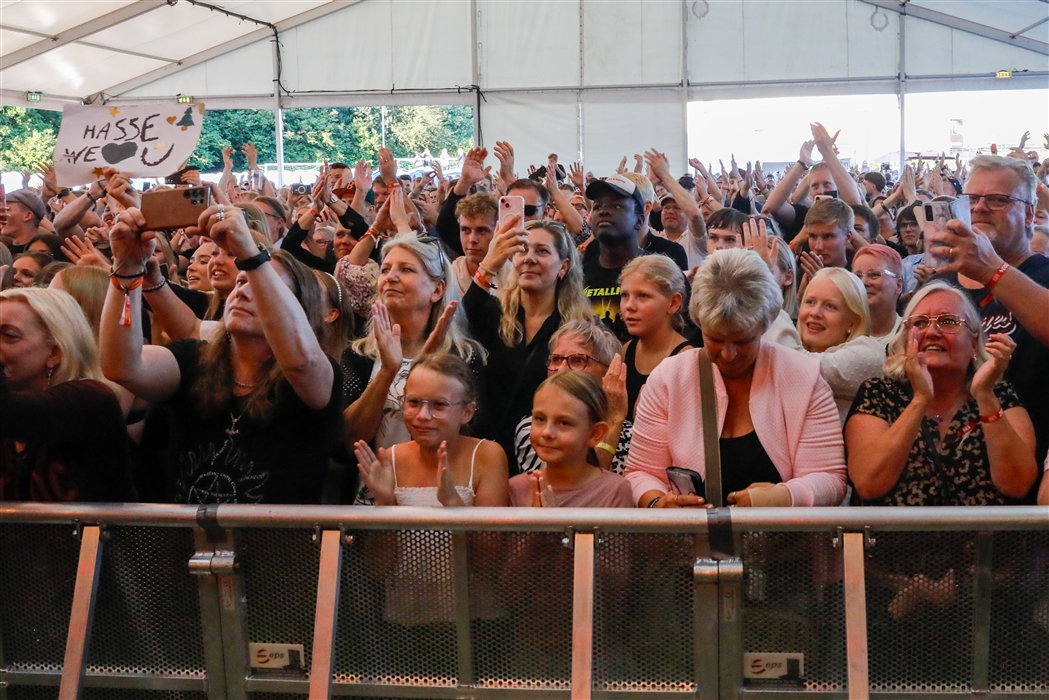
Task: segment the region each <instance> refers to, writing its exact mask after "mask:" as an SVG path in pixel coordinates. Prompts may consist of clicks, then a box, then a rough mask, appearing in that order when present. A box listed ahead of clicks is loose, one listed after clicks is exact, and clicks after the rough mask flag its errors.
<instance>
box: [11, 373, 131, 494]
mask: <svg viewBox="0 0 1049 700" xmlns="http://www.w3.org/2000/svg"><path fill="white" fill-rule="evenodd" d="M2 371H3V370H2V368H0V373H2ZM5 500H13V501H49V502H59V501H81V502H82V501H96V502H97V501H109V502H121V501H134V500H137V498H136V495H135V489H134V486H133V485H132V479H131V465H130V462H129V455H128V437H127V429H126V428H125V427H124V416H123V414H122V413H121V410H120V402H119V401H118V400H117V397H116V394H114V393H113V390H112V389H110V388H109V387H108V386H106V385H105V384H103V383H102V382H99V381H95V380H92V379H77V380H73V381H69V382H62V383H61V384H56V385H55V386H53V387H50V388H49V389H46V390H44V391H11V390H10V388H9V387H8V385H7V382H6V381H4V380H3V377H2V374H0V502H2V501H5Z"/></svg>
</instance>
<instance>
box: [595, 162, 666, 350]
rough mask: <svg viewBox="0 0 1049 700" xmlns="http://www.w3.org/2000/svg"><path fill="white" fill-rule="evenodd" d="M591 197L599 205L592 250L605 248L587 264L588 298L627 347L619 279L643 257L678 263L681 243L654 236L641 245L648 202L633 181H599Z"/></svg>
mask: <svg viewBox="0 0 1049 700" xmlns="http://www.w3.org/2000/svg"><path fill="white" fill-rule="evenodd" d="M586 196H587V199H589V200H591V201H592V202H593V203H594V206H593V209H592V210H591V212H590V228H591V230H592V231H593V234H594V239H595V240H594V241H593V243H591V245H592V246H595V245H596V246H600V248H599V253H598V254H597V255H596V256H587V257H588V259H587V260H586V261H585V262H584V263H583V293H584V294H585V295H586V296H587V298H589V299H590V303H591V304H592V305H593V307H594V313H596V314H597V316H598V318H600V319H601V321H602V322H603V323H604V324H605V325H606V326H608V328H609V329H610V330H611V331H612V332H613V333H615V334H616V336H617V337H619V339H620V340H623V341H626V340H628V339H629V338H630V334H629V333H627V330H626V324H625V323H624V322H623V321H622V319H620V318H619V273H620V272H622V270H623V267H624V266H626V264H627V263H628V262H630V261H631V260H633V259H634V258H636V257H639V256H641V255H653V254H663V255H667V256H668V257H671V258H672V259H674V258H683V257H684V255H683V253H684V251H682V250H681V246H679V245H678V244H677V243H674V242H673V241H668V240H666V239H664V238H659V237H657V236H653V235H646V236H645V237H644V239H643V240H641V241H639V240H638V234H639V232H640V231H641V230H642V228H643V227H644V225H645V200H644V198H643V197H642V196H641V191H640V190H639V189H638V188H637V186H636V185H635V184H634V183H633V182H631V181H630V180H629V179H628V178H626V177H623V176H622V175H619V174H616V175H613V176H612V177H609V178H606V179H604V180H594V181H592V182H591V183H590V184H589V185H587V188H586ZM675 249H676V250H675ZM682 274H684V273H682Z"/></svg>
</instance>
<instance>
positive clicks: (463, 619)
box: [452, 532, 475, 686]
mask: <svg viewBox="0 0 1049 700" xmlns="http://www.w3.org/2000/svg"><path fill="white" fill-rule="evenodd" d="M468 559H469V557H468V555H467V541H466V533H465V532H456V533H453V534H452V576H453V586H452V595H454V596H455V643H456V652H457V655H458V668H459V685H460V686H471V685H473V684H474V680H475V674H474V661H473V638H472V636H471V634H470V564H469V561H468Z"/></svg>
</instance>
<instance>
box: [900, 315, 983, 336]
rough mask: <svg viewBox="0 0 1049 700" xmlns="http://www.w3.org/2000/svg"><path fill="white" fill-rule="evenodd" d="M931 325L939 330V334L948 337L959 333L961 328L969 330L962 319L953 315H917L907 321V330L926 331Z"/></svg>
mask: <svg viewBox="0 0 1049 700" xmlns="http://www.w3.org/2000/svg"><path fill="white" fill-rule="evenodd" d="M933 325H935V326H936V327H937V328H938V329H940V332H941V333H946V334H949V335H953V334H955V333H959V332H961V330H962V329H963V328H969V324H968V323H966V322H965V319H964V318H959V317H958V316H955V315H954V314H940V315H939V316H925V315H924V314H918V315H916V316H911V317H909V318H908V319H907V327H908V328H917V329H918V330H920V331H927V330H929V328H930V327H932V326H933Z"/></svg>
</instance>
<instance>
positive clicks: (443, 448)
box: [354, 353, 508, 507]
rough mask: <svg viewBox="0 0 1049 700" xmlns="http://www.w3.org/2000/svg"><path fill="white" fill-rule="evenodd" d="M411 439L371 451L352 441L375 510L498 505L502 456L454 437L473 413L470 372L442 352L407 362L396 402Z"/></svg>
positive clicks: (502, 493) (489, 446)
mask: <svg viewBox="0 0 1049 700" xmlns="http://www.w3.org/2000/svg"><path fill="white" fill-rule="evenodd" d="M401 402H402V408H403V411H404V424H405V427H406V428H407V429H408V434H409V435H411V437H412V439H411V441H410V442H402V443H400V444H397V445H393V446H392V447H390V449H389V450H386V449H383V448H379V453H378V455H376V454H375V453H374V452H372V449H371V447H369V446H368V443H366V442H364V441H358V442H356V443H355V444H354V451H355V452H356V453H357V460H358V466H359V468H360V471H361V478H362V479H363V480H364V482H365V484H366V485H367V486H368V490H369V491H370V492H371V493H372V495H373V496H374V497H375V505H377V506H390V505H402V506H431V507H439V506H505V505H507V503H508V501H507V478H508V477H507V466H506V455H505V454H503V450H502V448H501V447H499V445H498V444H496V443H494V442H491V441H489V440H478V439H477V438H472V437H467V436H465V435H462V434H461V430H462V428H463V427H465V426H466V425H467V424H468V423H469V422H470V420H471V419H472V418H473V416H474V413H475V411H476V410H477V398H476V391H475V388H474V379H473V374H472V373H471V371H470V368H469V366H468V365H467V364H466V363H465V362H463V361H462V360H461V359H459V358H458V357H456V356H454V355H449V354H447V353H435V354H432V355H427V356H425V357H423V358H421V359H419V360H416V362H415V363H414V364H413V365H412V368H411V371H410V372H409V374H408V379H407V381H406V382H405V386H404V395H403V397H402V398H401Z"/></svg>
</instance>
